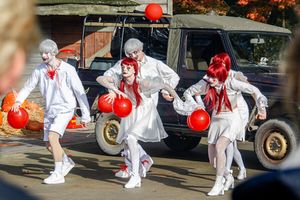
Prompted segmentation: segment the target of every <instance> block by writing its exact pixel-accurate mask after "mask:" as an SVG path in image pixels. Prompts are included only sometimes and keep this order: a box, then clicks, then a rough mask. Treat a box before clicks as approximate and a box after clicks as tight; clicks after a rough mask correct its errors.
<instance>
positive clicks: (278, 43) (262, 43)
mask: <svg viewBox="0 0 300 200" xmlns="http://www.w3.org/2000/svg"><path fill="white" fill-rule="evenodd" d="M228 35H229V39H230V42H231V45H232V49H233V53H234V56H235V59H236V63H237V65H238V67H240V68H243V69H247V68H248V69H250V68H252V69H253V68H256V69H259V68H260V69H274V70H276V69H277V66H278V64H279V61H280V58H279V57H280V53H281V52H282V50H283V49H285V47H286V45H287V44H288V43H289V40H290V39H289V36H288V35H287V34H274V33H253V32H251V33H247V32H233V33H229V34H228Z"/></svg>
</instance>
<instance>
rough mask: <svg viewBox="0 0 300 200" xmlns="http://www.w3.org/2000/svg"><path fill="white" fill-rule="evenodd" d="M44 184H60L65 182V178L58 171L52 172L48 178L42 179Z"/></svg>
mask: <svg viewBox="0 0 300 200" xmlns="http://www.w3.org/2000/svg"><path fill="white" fill-rule="evenodd" d="M43 182H44V183H45V184H60V183H64V182H65V178H64V176H63V175H62V174H60V173H58V172H55V171H54V172H53V173H52V174H51V175H50V176H49V177H48V178H46V179H44V181H43Z"/></svg>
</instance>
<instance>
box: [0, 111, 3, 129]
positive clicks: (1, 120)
mask: <svg viewBox="0 0 300 200" xmlns="http://www.w3.org/2000/svg"><path fill="white" fill-rule="evenodd" d="M2 123H3V116H2V112H1V111H0V126H2Z"/></svg>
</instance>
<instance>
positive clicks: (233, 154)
mask: <svg viewBox="0 0 300 200" xmlns="http://www.w3.org/2000/svg"><path fill="white" fill-rule="evenodd" d="M222 60H223V61H224V63H225V67H226V69H227V70H228V71H229V76H230V77H232V78H236V79H237V80H239V81H242V82H246V83H248V81H247V77H245V76H244V75H243V73H242V72H236V71H234V70H232V69H231V59H230V57H229V55H228V54H227V53H219V54H217V55H215V56H214V57H213V58H212V62H214V63H217V62H222ZM237 105H238V110H239V113H240V115H241V118H242V122H243V126H244V128H243V130H242V132H241V134H240V138H241V141H244V140H245V132H246V126H247V124H248V122H249V108H248V105H247V103H246V101H245V99H244V97H243V95H242V94H241V92H238V98H237ZM226 158H227V161H226V170H225V175H227V174H231V173H232V170H230V169H231V165H232V160H233V159H234V161H235V162H236V163H237V165H238V167H239V174H238V176H237V179H239V180H243V179H245V178H246V176H247V174H246V168H245V165H244V162H243V159H242V155H241V153H240V151H239V150H238V148H237V142H236V141H234V142H231V143H230V144H229V145H228V147H227V149H226ZM231 186H232V187H233V177H232V178H231V181H227V182H226V183H225V188H224V189H225V190H228V189H229V187H231Z"/></svg>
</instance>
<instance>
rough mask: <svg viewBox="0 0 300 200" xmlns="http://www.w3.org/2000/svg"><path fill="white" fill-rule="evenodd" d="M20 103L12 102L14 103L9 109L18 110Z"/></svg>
mask: <svg viewBox="0 0 300 200" xmlns="http://www.w3.org/2000/svg"><path fill="white" fill-rule="evenodd" d="M20 106H21V104H19V103H14V105H13V106H12V107H11V110H12V111H14V112H19V109H20Z"/></svg>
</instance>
